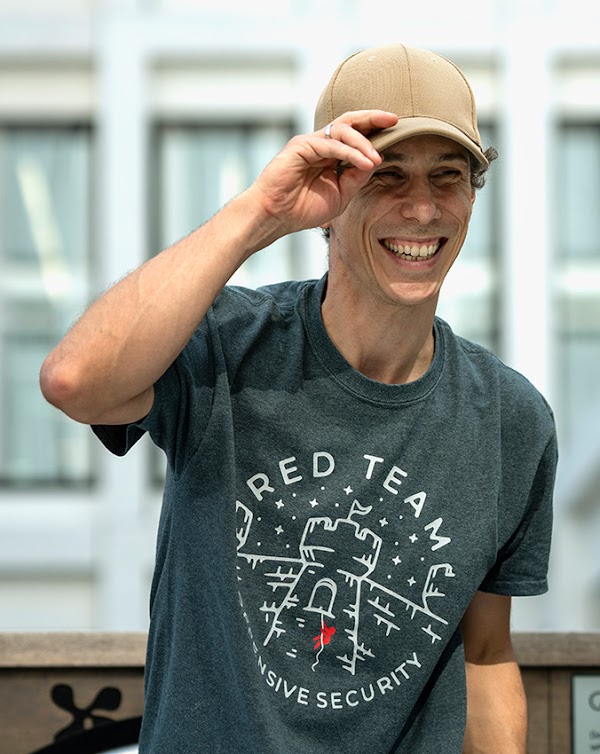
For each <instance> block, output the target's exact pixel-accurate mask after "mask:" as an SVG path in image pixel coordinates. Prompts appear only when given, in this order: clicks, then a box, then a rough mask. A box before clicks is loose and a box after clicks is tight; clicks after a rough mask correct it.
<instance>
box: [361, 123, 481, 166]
mask: <svg viewBox="0 0 600 754" xmlns="http://www.w3.org/2000/svg"><path fill="white" fill-rule="evenodd" d="M411 136H443V137H445V138H446V139H452V141H456V142H458V143H459V144H461V145H462V146H463V147H465V149H468V150H469V152H471V154H472V155H474V157H475V158H476V159H477V161H478V162H480V163H481V164H482V165H483V166H485V167H487V166H488V165H489V162H488V160H487V158H486V156H485V155H484V154H483V151H482V149H481V148H480V147H479V145H478V144H476V143H475V142H474V141H472V140H471V139H469V137H468V136H465V134H464V133H463V132H462V131H460V130H459V129H458V128H456V127H455V126H451V125H450V124H449V123H445V122H444V121H442V120H436V119H435V118H401V119H400V120H399V121H398V123H397V124H396V125H395V126H392V127H391V128H385V129H383V130H382V131H377V132H376V133H374V134H373V135H372V136H369V140H370V141H371V143H372V144H373V146H374V147H375V149H376V150H377V151H378V152H382V151H383V150H384V149H387V148H388V147H391V146H392V145H393V144H397V143H398V142H399V141H403V140H404V139H408V138H410V137H411Z"/></svg>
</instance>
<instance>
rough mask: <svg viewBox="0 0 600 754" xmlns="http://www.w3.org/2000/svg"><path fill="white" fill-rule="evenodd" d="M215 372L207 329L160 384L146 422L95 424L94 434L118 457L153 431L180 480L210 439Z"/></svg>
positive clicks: (162, 378) (188, 345) (197, 336)
mask: <svg viewBox="0 0 600 754" xmlns="http://www.w3.org/2000/svg"><path fill="white" fill-rule="evenodd" d="M214 371H215V370H214V364H213V358H212V356H211V352H210V348H209V337H208V333H207V328H206V327H204V326H201V327H200V328H199V329H198V330H197V331H196V333H194V335H193V337H192V338H191V339H190V341H189V343H188V344H187V345H186V347H185V348H184V350H183V351H182V353H181V354H180V355H179V356H178V357H177V359H176V360H175V362H174V363H173V364H172V365H171V366H170V367H169V368H168V369H167V371H166V372H165V374H163V376H162V377H161V378H160V379H159V380H158V381H157V382H156V384H155V385H154V390H155V396H154V403H153V406H152V409H151V411H150V413H149V414H148V415H147V416H146V417H144V418H143V419H141V420H140V421H139V422H135V423H133V424H128V425H112V426H108V425H94V426H93V427H92V430H93V432H94V433H95V434H96V436H97V437H98V439H99V440H100V441H101V442H102V444H103V445H104V446H105V447H106V448H107V449H108V450H110V451H111V452H112V453H114V454H115V455H118V456H123V455H125V454H126V453H127V452H129V450H131V448H132V447H133V446H134V445H135V444H136V443H137V442H138V440H139V439H140V438H141V437H143V435H144V434H145V433H146V432H148V433H149V435H150V437H151V438H152V441H153V442H154V443H155V444H156V445H157V446H158V447H159V448H161V449H162V450H164V452H165V454H166V456H167V460H168V462H169V464H170V466H171V469H172V470H173V472H174V474H175V475H177V474H178V473H180V472H181V470H182V469H183V468H184V467H185V465H186V464H187V461H188V459H189V458H190V457H191V455H193V453H194V452H195V451H196V449H197V447H198V445H199V444H200V442H201V440H202V437H203V435H204V432H205V428H206V424H207V422H208V419H209V416H210V412H211V408H212V402H213V396H214Z"/></svg>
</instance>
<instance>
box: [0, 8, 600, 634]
mask: <svg viewBox="0 0 600 754" xmlns="http://www.w3.org/2000/svg"><path fill="white" fill-rule="evenodd" d="M598 29H600V5H598V4H590V3H589V2H588V0H568V1H567V0H546V1H545V2H544V1H542V0H538V1H536V0H520V1H519V2H517V1H516V0H514V1H513V0H495V1H494V0H454V2H453V3H451V4H448V3H446V2H441V0H428V2H426V3H421V4H418V3H417V4H415V3H410V4H408V3H402V2H398V1H397V0H396V1H390V2H386V1H385V0H378V2H377V3H374V2H372V0H277V1H276V2H275V1H274V0H252V2H249V1H248V0H37V1H36V0H0V629H29V630H32V629H55V628H63V629H64V628H66V629H87V628H94V629H104V630H138V629H141V630H143V629H145V628H146V627H147V622H148V617H147V616H148V608H147V601H148V593H149V584H150V579H151V574H152V568H153V558H154V540H155V533H156V527H157V521H158V514H159V508H160V499H161V481H162V478H163V473H164V461H163V458H162V457H161V455H160V454H159V453H158V452H157V451H155V450H154V449H153V448H152V446H151V444H150V443H149V442H146V441H145V440H144V441H142V442H141V443H139V444H138V445H137V446H136V448H135V449H134V451H132V452H131V453H130V454H129V457H127V458H125V459H116V458H112V457H111V456H110V455H109V454H108V453H107V452H105V451H104V450H103V449H102V448H101V447H100V445H99V444H98V442H97V441H96V440H95V439H94V438H93V436H92V434H91V432H90V431H89V429H88V428H86V427H83V426H80V425H78V424H76V423H74V422H71V421H69V420H67V419H65V418H64V417H62V416H61V415H60V413H59V412H58V411H56V410H54V409H53V408H52V407H51V406H49V405H47V404H45V403H44V400H43V398H42V396H41V395H40V393H39V389H38V384H37V380H38V371H39V367H40V365H41V362H42V361H43V359H44V357H45V355H46V354H47V353H48V351H49V350H50V349H51V348H52V347H53V346H54V345H55V344H56V343H57V341H58V340H59V339H60V337H61V336H62V334H63V333H64V332H65V330H66V329H67V328H68V327H69V326H70V324H71V323H72V322H73V321H74V319H75V318H76V317H77V316H78V315H79V314H80V313H81V312H82V310H83V309H84V308H85V307H86V305H87V304H88V303H89V302H90V301H91V300H92V299H93V298H94V297H96V296H97V295H98V294H99V293H100V292H102V291H103V290H104V289H105V288H107V287H108V286H109V285H110V284H111V283H113V282H115V281H116V280H118V279H119V278H121V277H122V276H123V275H124V274H126V273H127V272H128V271H129V270H131V269H132V268H134V267H135V266H137V265H138V264H140V263H141V262H142V261H143V260H145V259H146V258H148V257H149V256H151V255H152V254H155V253H156V252H157V251H159V250H160V249H161V248H163V247H165V246H166V245H169V244H170V243H172V242H173V241H175V240H177V239H178V238H180V237H181V236H183V235H185V234H186V233H188V232H189V231H190V230H192V229H193V228H194V227H196V226H197V225H199V224H200V223H201V222H202V221H204V220H205V219H207V218H208V217H209V216H210V215H211V214H212V213H214V212H215V211H216V210H217V209H218V207H219V206H221V205H222V204H223V203H224V202H226V201H227V200H228V199H229V198H230V197H232V196H233V195H235V194H236V193H237V192H239V191H240V190H242V189H243V188H245V187H246V186H247V185H248V183H249V182H250V181H251V180H252V179H253V178H254V176H255V175H256V174H257V172H258V171H259V170H260V168H261V167H262V166H263V165H264V164H265V163H266V162H267V161H268V160H269V159H270V157H271V156H273V155H274V154H275V153H276V152H277V151H278V150H279V148H280V147H281V146H283V144H284V143H285V142H286V141H287V139H288V138H289V137H290V135H292V134H293V133H296V132H300V131H306V130H312V110H313V106H314V104H315V102H316V99H317V97H318V95H319V93H320V91H321V89H322V87H323V86H324V85H325V83H326V82H327V80H328V79H329V76H330V74H331V72H332V71H333V69H334V67H335V66H336V65H337V64H338V62H340V60H342V59H343V58H344V57H346V56H347V55H348V54H350V53H352V52H354V51H356V50H358V49H361V48H364V47H368V46H373V45H380V44H385V43H388V42H398V41H402V42H405V43H407V44H411V45H415V46H422V47H426V48H429V49H432V50H435V51H436V52H439V53H441V54H443V55H446V56H448V57H450V58H451V59H452V60H453V61H454V62H456V63H457V64H458V65H459V66H460V67H461V68H462V69H463V70H464V71H465V73H466V74H467V76H468V77H469V79H470V81H471V83H472V85H473V88H474V90H475V95H476V98H477V101H478V106H479V119H480V124H481V131H482V135H483V138H484V142H485V143H486V145H488V144H490V143H492V144H494V145H495V146H496V147H497V148H498V150H499V152H500V155H501V156H500V159H499V160H498V161H497V162H496V163H495V164H494V166H493V168H492V171H491V172H492V175H491V177H490V179H489V181H488V185H487V186H486V187H485V188H484V189H483V191H482V192H481V193H480V194H479V196H478V199H477V201H476V205H475V215H474V219H473V221H472V226H471V230H470V233H469V237H468V239H467V243H466V246H465V248H464V250H463V253H462V255H461V257H460V258H459V261H458V263H457V265H456V267H455V269H454V270H453V271H452V273H451V276H450V278H449V279H448V282H447V286H446V290H445V293H444V297H443V300H442V302H441V306H440V311H439V313H440V315H441V316H443V317H444V318H445V319H447V320H448V321H449V322H450V323H451V324H452V326H453V327H454V329H455V330H457V331H458V332H459V333H461V334H463V335H465V336H467V337H470V338H472V339H474V340H477V341H479V342H482V343H484V344H485V345H487V346H489V347H490V348H492V349H493V350H494V351H495V352H496V353H498V355H499V356H500V357H501V358H502V359H503V360H504V361H505V362H507V363H508V364H510V365H511V366H513V367H515V368H516V369H518V370H519V371H521V372H523V373H524V374H525V375H526V376H527V377H528V378H529V379H530V380H531V381H532V382H533V383H534V384H535V385H536V386H537V387H538V388H539V389H540V390H541V391H542V392H543V393H544V395H545V396H546V397H547V398H548V400H549V401H550V403H551V404H552V406H553V407H554V410H555V414H556V418H557V423H558V429H559V436H560V449H561V459H560V467H559V477H558V484H557V494H556V525H555V536H554V548H553V554H552V564H551V574H550V576H551V591H550V592H549V593H548V594H547V595H545V596H544V597H536V598H531V599H529V598H527V599H517V600H515V603H516V604H515V609H514V620H513V624H514V628H515V629H516V630H542V629H549V630H554V631H573V630H576V631H586V630H590V629H597V628H599V627H600V546H599V545H598V543H599V542H600V512H599V505H598V504H599V502H600V431H599V429H598V428H599V425H600V379H599V373H600V34H599V33H598ZM324 251H325V250H324V246H323V242H322V241H321V239H320V236H319V235H318V233H317V232H316V231H310V232H305V233H302V234H299V235H297V236H295V237H293V238H288V239H285V240H283V241H280V242H279V243H278V244H277V245H276V247H274V248H271V249H270V250H268V251H265V252H262V253H261V254H259V255H257V256H255V257H253V258H252V259H250V260H249V262H248V263H246V265H245V266H244V267H243V268H242V269H241V270H240V271H239V273H238V274H237V275H236V282H238V283H242V284H245V285H251V286H255V285H259V284H262V283H265V282H272V281H275V280H280V279H284V278H297V277H320V276H321V275H322V274H323V272H324V270H325V253H324ZM482 452H485V448H482Z"/></svg>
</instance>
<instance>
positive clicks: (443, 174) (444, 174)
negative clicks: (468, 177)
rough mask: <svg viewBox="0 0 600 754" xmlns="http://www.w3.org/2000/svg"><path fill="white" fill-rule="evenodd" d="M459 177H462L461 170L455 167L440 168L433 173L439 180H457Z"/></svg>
mask: <svg viewBox="0 0 600 754" xmlns="http://www.w3.org/2000/svg"><path fill="white" fill-rule="evenodd" d="M461 177H462V173H461V171H460V170H455V169H449V170H441V171H440V172H439V173H436V174H435V175H434V178H436V179H437V180H439V181H454V180H459V179H460V178H461Z"/></svg>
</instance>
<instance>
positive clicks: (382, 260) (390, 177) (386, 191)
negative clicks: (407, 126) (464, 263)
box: [330, 136, 475, 307]
mask: <svg viewBox="0 0 600 754" xmlns="http://www.w3.org/2000/svg"><path fill="white" fill-rule="evenodd" d="M474 199H475V192H474V189H473V188H472V186H471V176H470V167H469V157H468V152H467V150H466V149H464V147H462V146H461V145H459V144H458V143H457V142H454V141H452V140H450V139H446V138H443V137H440V136H414V137H411V138H409V139H405V140H404V141H400V142H398V143H397V144H395V145H393V146H392V147H390V148H389V149H387V150H385V152H384V161H383V163H382V164H381V165H380V166H379V167H378V168H377V169H376V170H375V171H374V172H373V175H372V177H371V178H370V179H369V181H368V183H367V184H366V185H365V186H364V187H363V188H361V189H360V190H359V191H358V193H357V194H356V195H355V196H354V197H353V198H352V200H351V201H350V203H349V205H348V207H347V208H346V210H345V211H344V212H343V213H342V214H341V215H340V216H339V217H337V218H335V219H334V220H332V221H331V223H330V231H331V233H330V277H332V282H333V281H335V283H336V284H339V283H341V284H342V285H344V286H345V287H346V289H347V292H348V293H349V294H350V295H351V296H363V295H364V294H365V293H366V294H367V295H370V296H374V297H375V298H376V299H377V300H378V301H379V302H384V303H389V304H396V305H401V306H417V305H419V304H423V303H426V302H427V303H429V304H433V306H434V307H435V303H436V302H437V297H438V294H439V291H440V288H441V286H442V283H443V281H444V279H445V277H446V274H447V273H448V270H449V269H450V267H451V266H452V264H453V262H454V260H455V259H456V257H457V256H458V253H459V251H460V249H461V247H462V244H463V242H464V239H465V236H466V233H467V227H468V224H469V219H470V217H471V210H472V206H473V201H474Z"/></svg>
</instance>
